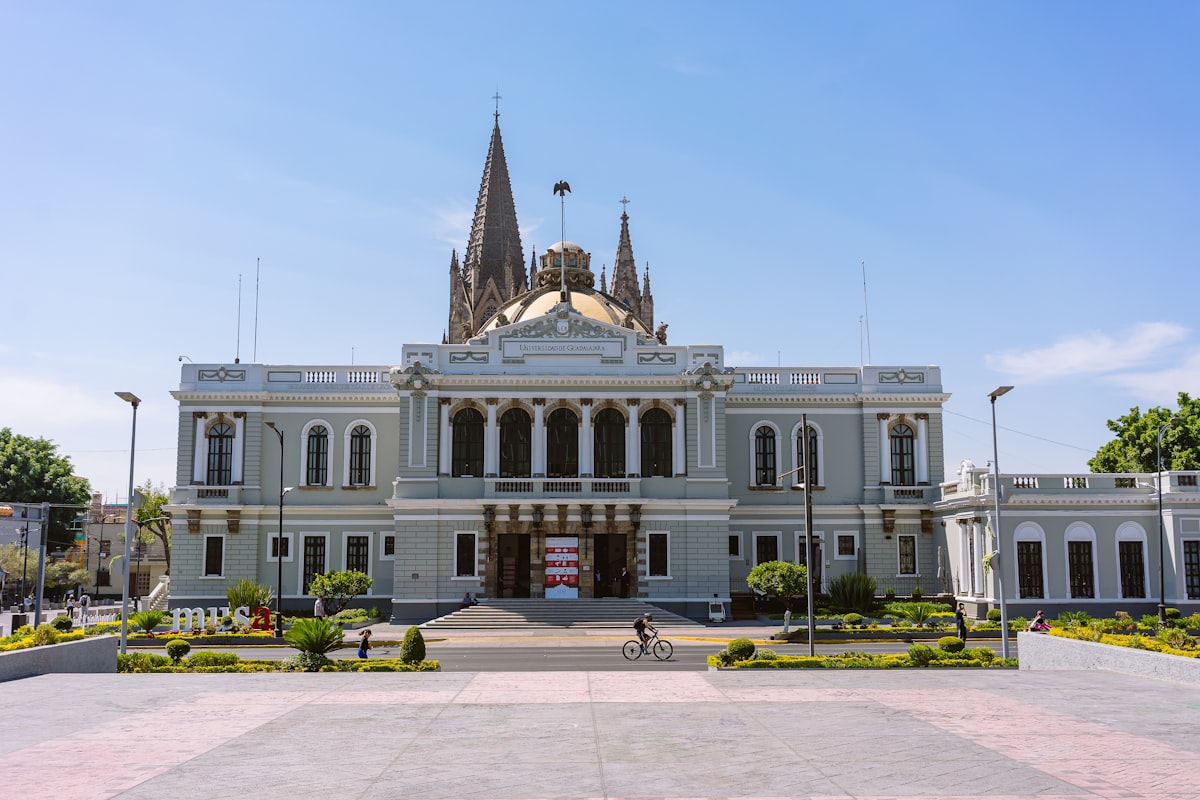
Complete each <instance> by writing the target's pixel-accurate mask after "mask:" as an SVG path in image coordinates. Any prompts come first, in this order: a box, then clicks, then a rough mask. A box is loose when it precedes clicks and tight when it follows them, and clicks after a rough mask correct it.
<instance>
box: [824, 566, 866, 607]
mask: <svg viewBox="0 0 1200 800" xmlns="http://www.w3.org/2000/svg"><path fill="white" fill-rule="evenodd" d="M829 597H830V599H831V600H832V601H833V604H834V605H835V606H837V607H838V608H844V609H847V610H849V611H858V612H860V613H862V614H869V613H871V609H872V607H873V606H874V605H875V578H873V577H872V576H870V575H863V574H861V573H858V572H847V573H846V574H844V575H839V576H837V577H836V578H834V579H833V580H831V581H830V582H829Z"/></svg>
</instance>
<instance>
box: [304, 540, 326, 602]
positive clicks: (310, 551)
mask: <svg viewBox="0 0 1200 800" xmlns="http://www.w3.org/2000/svg"><path fill="white" fill-rule="evenodd" d="M324 573H325V537H324V536H305V537H304V573H303V575H302V582H301V589H300V593H301V594H308V587H309V586H311V585H312V582H313V578H315V577H316V576H317V575H323V574H324Z"/></svg>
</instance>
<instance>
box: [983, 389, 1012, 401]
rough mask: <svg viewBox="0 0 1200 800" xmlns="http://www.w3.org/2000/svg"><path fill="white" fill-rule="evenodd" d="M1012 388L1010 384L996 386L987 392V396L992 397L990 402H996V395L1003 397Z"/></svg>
mask: <svg viewBox="0 0 1200 800" xmlns="http://www.w3.org/2000/svg"><path fill="white" fill-rule="evenodd" d="M1012 390H1013V387H1011V386H997V387H996V388H995V389H993V390H992V391H990V392H988V397H990V398H992V402H993V403H994V402H996V398H997V397H1003V396H1004V395H1006V394H1008V393H1009V392H1011V391H1012Z"/></svg>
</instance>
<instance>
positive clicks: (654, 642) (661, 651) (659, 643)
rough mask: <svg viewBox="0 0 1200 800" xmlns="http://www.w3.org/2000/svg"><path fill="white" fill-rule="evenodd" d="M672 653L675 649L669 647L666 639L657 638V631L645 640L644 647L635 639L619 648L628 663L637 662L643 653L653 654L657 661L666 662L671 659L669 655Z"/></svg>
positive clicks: (669, 644)
mask: <svg viewBox="0 0 1200 800" xmlns="http://www.w3.org/2000/svg"><path fill="white" fill-rule="evenodd" d="M674 651H675V648H673V647H671V643H670V642H668V641H667V640H666V639H660V638H659V636H658V631H655V632H654V633H652V634H651V635H650V638H649V639H647V640H646V644H645V646H644V647H643V646H642V643H641V642H640V641H638V640H637V639H630V640H629V641H628V642H626V643H625V646H624V647H622V648H621V652H622V653H623V654H624V655H625V657H626V658H628V659H629V660H630V661H637V660H638V659H639V658H641V657H642V655H643V654H645V653H653V654H654V657H655V658H657V659H658V660H659V661H666V660H667V659H668V658H670V657H671V653H673V652H674Z"/></svg>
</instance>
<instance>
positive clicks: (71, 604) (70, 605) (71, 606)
mask: <svg viewBox="0 0 1200 800" xmlns="http://www.w3.org/2000/svg"><path fill="white" fill-rule="evenodd" d="M67 616H68V617H70V618H71V619H75V598H74V597H72V596H71V595H69V594H68V595H67Z"/></svg>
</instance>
